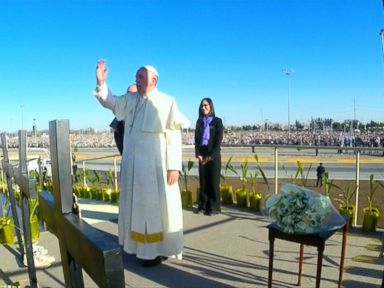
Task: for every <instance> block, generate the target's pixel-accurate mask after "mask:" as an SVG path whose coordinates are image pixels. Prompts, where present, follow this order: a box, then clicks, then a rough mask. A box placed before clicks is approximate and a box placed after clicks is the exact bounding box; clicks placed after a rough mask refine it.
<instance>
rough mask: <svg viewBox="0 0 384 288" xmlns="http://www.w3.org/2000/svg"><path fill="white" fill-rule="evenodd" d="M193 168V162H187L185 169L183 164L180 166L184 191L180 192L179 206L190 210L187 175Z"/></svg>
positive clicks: (190, 199)
mask: <svg viewBox="0 0 384 288" xmlns="http://www.w3.org/2000/svg"><path fill="white" fill-rule="evenodd" d="M192 167H193V161H191V160H189V161H188V163H187V167H185V165H184V163H183V164H182V176H183V178H184V190H182V191H181V204H182V207H183V208H184V209H185V208H191V207H192V191H191V190H189V189H188V173H189V171H190V170H191V169H192Z"/></svg>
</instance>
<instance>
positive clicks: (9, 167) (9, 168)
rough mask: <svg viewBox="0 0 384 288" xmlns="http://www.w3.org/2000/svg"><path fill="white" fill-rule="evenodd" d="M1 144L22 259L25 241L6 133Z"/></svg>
mask: <svg viewBox="0 0 384 288" xmlns="http://www.w3.org/2000/svg"><path fill="white" fill-rule="evenodd" d="M1 143H2V148H3V160H2V161H1V162H2V165H3V169H4V173H5V178H6V181H7V187H8V193H9V200H10V202H11V211H12V217H13V222H14V224H15V227H17V228H16V238H17V243H18V245H19V250H20V255H21V258H22V257H23V255H24V247H23V239H22V238H21V232H20V227H21V226H20V223H19V218H18V217H17V211H16V200H15V194H14V191H13V186H12V177H13V174H14V173H13V166H12V165H10V163H9V155H8V142H7V135H6V134H5V133H1ZM21 260H22V259H21Z"/></svg>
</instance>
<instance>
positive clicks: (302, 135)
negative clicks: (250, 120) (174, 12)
mask: <svg viewBox="0 0 384 288" xmlns="http://www.w3.org/2000/svg"><path fill="white" fill-rule="evenodd" d="M182 137H183V144H184V145H193V143H194V131H192V130H184V131H183V133H182ZM70 138H71V143H72V146H73V147H78V148H87V147H88V148H103V147H104V148H106V147H114V146H115V145H116V144H115V141H114V138H113V133H112V132H101V133H95V134H76V133H73V134H71V135H70ZM28 143H29V146H32V147H41V148H48V147H49V145H48V144H49V137H48V135H47V134H42V135H40V136H37V137H28ZM222 144H223V145H248V144H250V145H252V144H256V145H259V144H277V145H306V146H339V147H384V131H375V132H364V131H362V132H360V133H356V134H355V135H351V134H349V133H343V132H340V131H339V132H336V131H333V132H332V131H328V132H325V133H324V132H319V133H313V132H312V131H291V132H290V133H288V131H243V130H238V131H233V130H226V131H224V137H223V142H222ZM8 146H9V147H17V146H18V138H17V137H9V139H8Z"/></svg>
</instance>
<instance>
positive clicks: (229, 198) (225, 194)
mask: <svg viewBox="0 0 384 288" xmlns="http://www.w3.org/2000/svg"><path fill="white" fill-rule="evenodd" d="M231 162H232V156H231V157H229V158H228V160H227V163H226V164H225V168H224V174H221V178H222V179H223V181H224V184H223V185H220V194H221V200H222V202H223V203H224V204H232V203H233V189H232V185H228V183H227V175H228V171H231V172H232V173H233V174H235V175H237V171H236V169H235V168H234V167H233V166H232V163H231Z"/></svg>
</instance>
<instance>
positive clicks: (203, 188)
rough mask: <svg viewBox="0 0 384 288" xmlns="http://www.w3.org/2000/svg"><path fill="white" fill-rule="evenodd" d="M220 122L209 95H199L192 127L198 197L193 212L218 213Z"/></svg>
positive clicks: (221, 137)
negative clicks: (196, 112)
mask: <svg viewBox="0 0 384 288" xmlns="http://www.w3.org/2000/svg"><path fill="white" fill-rule="evenodd" d="M223 130H224V128H223V122H222V121H221V119H220V118H218V117H216V116H215V108H214V106H213V102H212V100H211V99H210V98H203V100H201V102H200V106H199V119H197V121H196V130H195V156H196V158H197V159H198V161H199V179H200V195H199V196H200V197H199V206H198V207H197V209H195V210H194V212H195V213H200V212H203V211H204V214H205V215H213V214H218V213H220V170H221V154H220V149H221V148H220V146H221V141H222V140H223Z"/></svg>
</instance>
